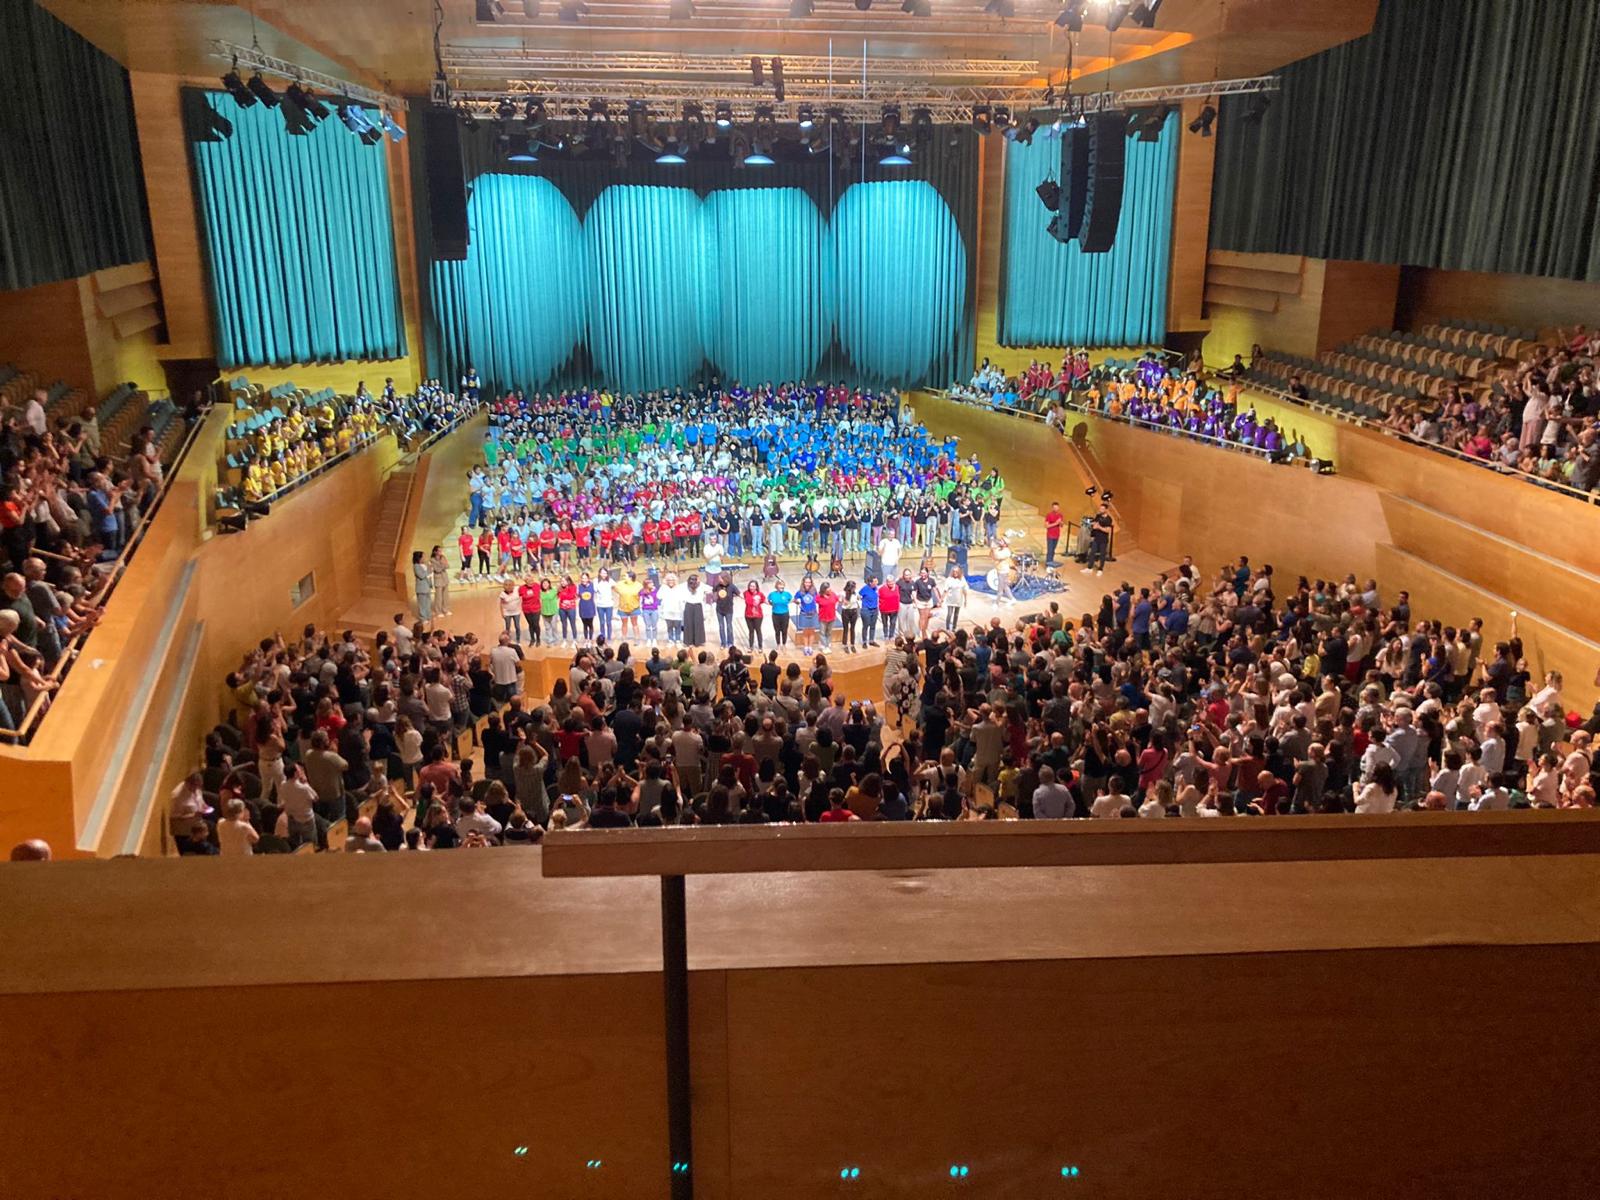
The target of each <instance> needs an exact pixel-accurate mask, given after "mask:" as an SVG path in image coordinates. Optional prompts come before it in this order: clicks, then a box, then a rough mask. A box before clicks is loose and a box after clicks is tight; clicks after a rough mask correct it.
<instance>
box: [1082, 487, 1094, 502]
mask: <svg viewBox="0 0 1600 1200" xmlns="http://www.w3.org/2000/svg"><path fill="white" fill-rule="evenodd" d="M1094 493H1095V487H1094V485H1093V484H1090V485H1089V486H1088V487H1086V488H1084V489H1083V494H1084V495H1085V496H1088V497H1090V498H1091V499H1093V497H1094Z"/></svg>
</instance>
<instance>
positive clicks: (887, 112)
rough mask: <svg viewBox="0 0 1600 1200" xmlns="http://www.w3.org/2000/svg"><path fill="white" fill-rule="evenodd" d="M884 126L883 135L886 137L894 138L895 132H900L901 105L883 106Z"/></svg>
mask: <svg viewBox="0 0 1600 1200" xmlns="http://www.w3.org/2000/svg"><path fill="white" fill-rule="evenodd" d="M882 128H883V135H884V136H885V137H891V138H892V137H893V136H894V135H895V134H897V133H899V132H900V107H899V105H896V104H885V105H884V106H883V123H882Z"/></svg>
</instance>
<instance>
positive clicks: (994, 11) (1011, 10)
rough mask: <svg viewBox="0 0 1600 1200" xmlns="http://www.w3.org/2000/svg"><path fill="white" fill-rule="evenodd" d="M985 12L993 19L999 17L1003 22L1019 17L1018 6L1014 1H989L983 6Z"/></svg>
mask: <svg viewBox="0 0 1600 1200" xmlns="http://www.w3.org/2000/svg"><path fill="white" fill-rule="evenodd" d="M983 11H984V12H986V13H988V14H989V15H990V16H992V17H999V18H1000V19H1001V20H1002V21H1008V20H1010V19H1011V18H1012V17H1014V16H1016V15H1017V6H1016V4H1015V3H1014V0H988V3H987V4H985V5H984V6H983Z"/></svg>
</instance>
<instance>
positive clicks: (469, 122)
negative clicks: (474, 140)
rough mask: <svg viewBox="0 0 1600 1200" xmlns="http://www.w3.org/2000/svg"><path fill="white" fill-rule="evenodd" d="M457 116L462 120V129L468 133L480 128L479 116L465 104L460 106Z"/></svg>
mask: <svg viewBox="0 0 1600 1200" xmlns="http://www.w3.org/2000/svg"><path fill="white" fill-rule="evenodd" d="M456 115H457V116H459V117H460V118H461V128H463V129H466V130H468V131H471V130H474V129H476V128H478V125H479V124H480V122H479V121H478V114H477V113H475V112H473V111H472V109H470V108H468V107H467V106H466V105H465V104H462V105H460V106H459V107H458V108H457V109H456Z"/></svg>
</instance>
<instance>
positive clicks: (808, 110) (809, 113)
mask: <svg viewBox="0 0 1600 1200" xmlns="http://www.w3.org/2000/svg"><path fill="white" fill-rule="evenodd" d="M795 123H796V124H797V125H799V126H800V128H801V129H810V128H811V127H812V126H813V125H815V124H816V123H817V117H816V113H815V112H814V111H813V109H812V107H811V105H809V104H802V105H801V106H800V112H799V114H798V116H797V118H796V121H795Z"/></svg>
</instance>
